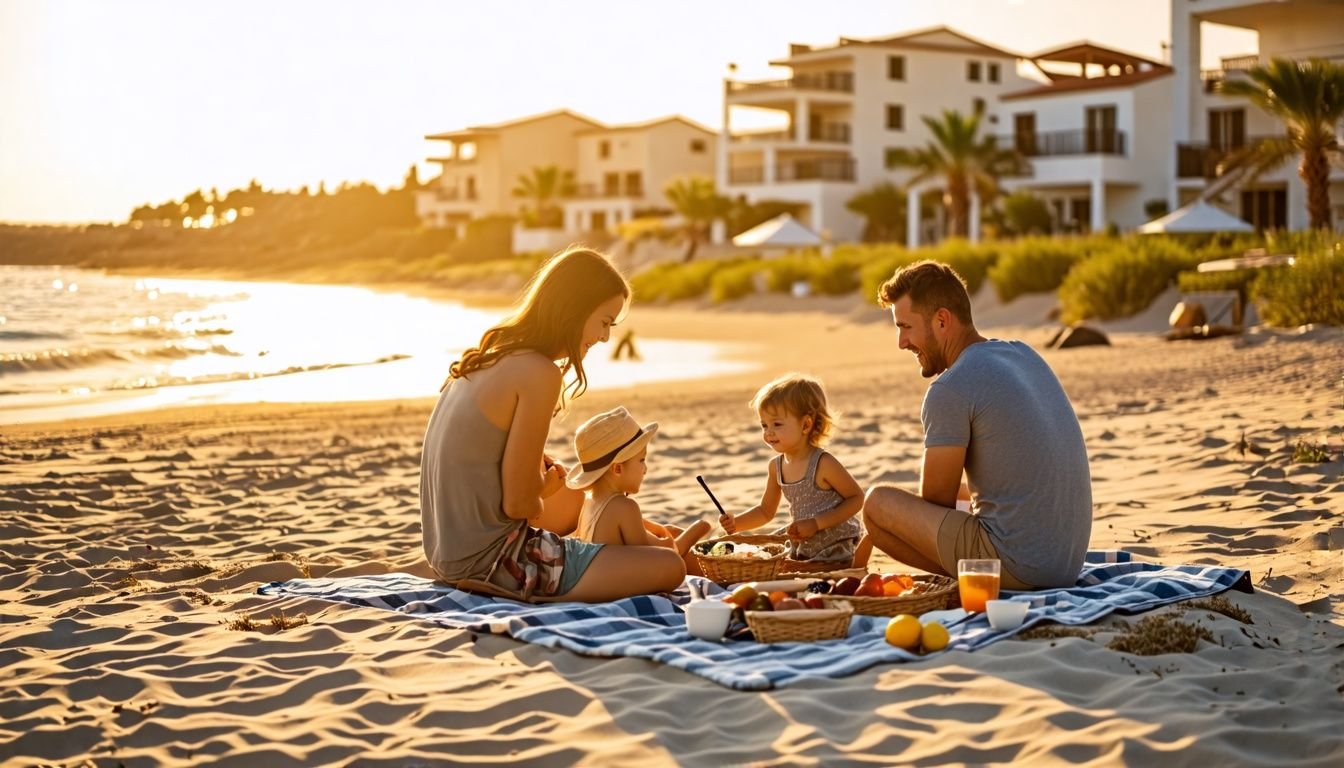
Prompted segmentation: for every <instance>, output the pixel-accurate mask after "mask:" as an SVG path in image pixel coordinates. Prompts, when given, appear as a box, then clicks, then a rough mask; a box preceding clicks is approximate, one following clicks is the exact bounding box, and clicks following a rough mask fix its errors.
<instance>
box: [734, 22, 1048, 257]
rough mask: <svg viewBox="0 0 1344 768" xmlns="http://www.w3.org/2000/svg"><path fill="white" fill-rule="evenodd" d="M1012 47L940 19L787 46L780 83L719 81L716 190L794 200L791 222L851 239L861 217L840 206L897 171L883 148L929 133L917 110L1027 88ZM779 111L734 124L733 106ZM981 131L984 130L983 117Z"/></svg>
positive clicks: (937, 109)
mask: <svg viewBox="0 0 1344 768" xmlns="http://www.w3.org/2000/svg"><path fill="white" fill-rule="evenodd" d="M1020 58H1022V57H1021V56H1020V55H1019V54H1016V53H1012V52H1009V51H1006V50H1003V49H1001V48H996V47H994V46H992V45H989V44H987V43H983V42H980V41H978V40H974V39H972V38H970V37H967V36H966V35H963V34H961V33H960V32H957V31H955V30H952V29H948V28H947V27H938V28H934V29H928V30H922V31H918V32H912V33H909V34H905V35H899V36H896V37H889V38H885V39H876V40H857V39H851V38H842V39H841V40H840V41H839V42H838V43H837V44H835V45H833V46H829V47H818V48H813V47H810V46H807V45H797V44H795V45H791V46H790V49H789V55H788V57H787V58H784V59H781V60H778V61H772V62H770V63H771V64H772V65H774V66H780V67H788V68H789V69H790V70H791V72H792V74H791V76H790V77H788V78H785V79H781V80H770V81H765V82H740V81H735V80H731V79H730V80H727V81H726V82H725V87H724V105H723V132H722V134H721V140H720V142H719V164H718V188H719V190H720V191H721V193H722V194H725V195H728V196H731V197H736V196H739V195H741V196H745V197H746V198H747V199H748V200H750V201H752V202H760V201H763V200H779V201H787V202H793V203H798V204H800V205H801V206H802V211H801V213H800V215H799V217H798V218H799V219H800V220H801V221H802V222H803V223H804V224H806V225H808V226H809V227H811V228H812V229H813V230H816V231H818V232H821V233H823V234H824V235H828V236H829V237H830V238H831V239H833V240H857V239H859V237H860V235H861V233H862V231H863V224H864V222H863V220H862V219H861V218H860V217H858V216H856V215H855V214H853V213H851V212H850V211H848V210H847V209H846V208H845V202H846V201H847V200H849V199H850V198H851V197H853V196H854V195H855V194H857V193H858V192H860V191H862V190H864V189H867V188H869V187H872V186H874V185H875V184H878V183H880V182H884V181H888V182H892V183H894V184H897V185H900V184H901V183H903V182H904V181H905V179H907V178H909V175H910V173H909V172H908V171H904V170H899V171H898V170H889V169H888V168H887V167H886V155H887V151H888V150H890V149H893V148H896V147H917V146H923V145H924V144H926V143H927V142H928V141H929V140H930V138H931V137H930V135H929V131H928V129H927V127H926V126H925V125H924V124H923V122H922V121H921V120H920V118H921V117H922V116H925V115H931V116H937V115H939V114H940V113H941V112H942V110H944V109H955V110H958V111H961V112H962V113H969V112H970V111H972V110H973V109H975V107H976V105H977V103H979V104H981V105H983V106H985V107H986V108H987V109H988V108H989V107H990V105H992V104H993V103H994V102H995V101H996V100H997V99H998V98H999V97H1000V96H1001V95H1003V94H1006V93H1012V92H1018V91H1023V90H1025V89H1027V88H1028V87H1031V86H1034V85H1037V84H1038V83H1037V82H1036V81H1034V80H1029V79H1027V78H1024V77H1022V76H1021V75H1019V74H1018V68H1017V62H1018V60H1019V59H1020ZM743 108H749V109H757V110H768V111H771V112H775V113H777V114H778V115H779V118H780V120H779V123H780V124H781V127H780V128H779V129H777V130H771V131H765V132H749V131H742V130H735V129H734V127H733V117H734V112H735V111H736V110H738V109H743ZM986 127H987V128H989V129H991V130H993V128H994V126H993V125H992V124H991V125H988V126H986Z"/></svg>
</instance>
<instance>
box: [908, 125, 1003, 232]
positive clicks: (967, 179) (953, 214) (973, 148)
mask: <svg viewBox="0 0 1344 768" xmlns="http://www.w3.org/2000/svg"><path fill="white" fill-rule="evenodd" d="M983 117H984V108H983V107H977V108H976V109H975V111H974V112H972V113H971V114H969V115H963V114H961V113H960V112H958V111H956V110H953V109H945V110H943V115H942V119H941V120H935V119H934V118H932V117H928V116H925V117H922V118H920V119H921V120H923V121H924V124H925V125H926V126H928V128H929V132H930V133H932V134H933V139H934V140H933V141H931V142H929V143H928V144H927V145H925V146H924V147H923V148H921V149H906V148H899V149H892V150H888V152H887V167H888V168H913V169H914V170H915V175H914V176H912V177H911V178H910V180H909V181H908V182H906V183H907V184H908V185H913V184H918V183H919V182H921V181H924V180H926V179H930V178H934V177H939V176H940V177H942V178H943V179H944V184H945V189H944V192H945V194H944V199H945V200H946V201H947V207H948V209H949V210H948V213H949V214H950V216H949V217H948V232H949V234H952V235H959V236H963V237H964V236H965V235H966V234H967V233H968V232H969V230H970V211H971V189H972V187H974V188H975V189H976V191H977V192H979V194H980V199H981V200H982V201H984V202H986V203H988V202H989V201H990V200H992V199H993V197H994V196H995V195H997V194H998V189H999V182H998V179H999V177H1000V176H1006V175H1008V174H1011V173H1018V172H1020V171H1022V170H1023V169H1024V168H1025V165H1026V162H1025V161H1024V160H1023V159H1022V156H1021V155H1019V154H1018V153H1017V152H1016V151H1015V150H1012V149H1003V148H1000V147H999V146H998V144H997V143H996V141H995V139H994V137H993V136H985V137H981V136H979V133H980V120H981V118H983Z"/></svg>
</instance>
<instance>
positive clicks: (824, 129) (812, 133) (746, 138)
mask: <svg viewBox="0 0 1344 768" xmlns="http://www.w3.org/2000/svg"><path fill="white" fill-rule="evenodd" d="M850 135H851V133H850V127H849V123H823V124H821V125H818V126H814V127H813V128H811V129H809V130H808V132H807V140H808V141H820V142H826V143H830V144H848V143H849V142H850ZM794 136H795V134H794V132H793V131H791V130H783V131H756V132H753V133H736V134H733V135H732V137H731V139H730V140H731V141H733V142H760V143H777V142H789V141H793V140H794Z"/></svg>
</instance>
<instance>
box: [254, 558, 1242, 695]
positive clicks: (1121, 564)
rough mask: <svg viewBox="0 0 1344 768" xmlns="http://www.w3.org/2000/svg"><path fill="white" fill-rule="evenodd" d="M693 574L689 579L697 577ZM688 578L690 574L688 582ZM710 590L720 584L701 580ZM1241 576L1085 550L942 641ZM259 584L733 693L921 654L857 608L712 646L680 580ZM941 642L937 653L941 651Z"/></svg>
mask: <svg viewBox="0 0 1344 768" xmlns="http://www.w3.org/2000/svg"><path fill="white" fill-rule="evenodd" d="M695 578H697V577H689V579H695ZM689 579H688V581H689ZM701 583H703V584H707V585H708V587H709V589H708V591H709V592H710V593H714V592H721V591H722V590H721V589H719V588H718V587H716V586H714V585H713V584H711V583H709V582H705V581H703V580H701ZM1249 583H1250V582H1249V578H1248V577H1247V573H1246V572H1245V571H1242V570H1237V569H1234V568H1218V567H1213V566H1196V565H1178V566H1163V565H1158V564H1156V563H1146V562H1140V561H1136V560H1134V559H1133V558H1132V557H1131V556H1130V554H1129V553H1128V552H1122V551H1096V552H1089V553H1088V555H1087V564H1086V565H1085V566H1084V567H1083V572H1082V575H1081V576H1080V578H1079V579H1078V584H1077V585H1076V586H1073V587H1070V588H1067V589H1052V590H1044V591H1039V592H1021V593H1005V594H1004V595H1002V596H1003V597H1008V598H1011V599H1013V600H1023V601H1027V602H1029V603H1030V604H1031V608H1030V610H1029V611H1028V613H1027V619H1026V621H1025V622H1023V624H1022V626H1021V627H1019V628H1018V629H1015V630H1012V631H1009V632H999V631H995V630H993V629H991V628H990V626H989V623H988V621H987V620H986V619H985V618H984V616H983V615H981V614H973V615H971V616H970V617H968V618H965V619H962V620H960V621H957V622H955V623H952V624H951V625H950V626H949V632H950V634H951V643H950V644H949V646H948V650H952V651H972V650H975V649H977V648H982V647H984V646H986V645H989V644H990V643H993V642H995V641H997V640H1002V639H1003V638H1005V637H1009V636H1011V635H1013V634H1015V633H1017V632H1020V631H1022V630H1023V629H1025V628H1027V627H1030V626H1032V625H1034V624H1039V623H1041V622H1044V621H1053V622H1058V623H1060V624H1087V623H1089V622H1092V621H1095V620H1097V619H1099V618H1101V617H1102V616H1105V615H1106V614H1108V613H1110V612H1112V611H1121V612H1123V613H1137V612H1139V611H1146V610H1149V609H1151V608H1155V607H1157V606H1159V605H1165V604H1167V603H1172V602H1176V601H1178V600H1188V599H1191V598H1197V597H1204V596H1207V595H1213V594H1217V593H1219V592H1222V591H1224V590H1226V589H1228V588H1231V587H1233V586H1237V587H1238V588H1241V589H1244V590H1245V591H1250V589H1249ZM258 592H259V593H260V594H263V595H271V596H276V597H280V596H303V597H316V598H321V599H324V600H333V601H339V602H344V603H351V604H354V605H362V606H368V607H372V608H382V609H386V610H392V611H398V612H401V613H406V614H412V615H415V616H417V617H419V618H423V619H426V620H429V621H434V622H437V623H439V624H443V625H445V626H448V627H454V628H458V629H468V630H472V631H475V632H489V633H493V634H497V635H507V636H509V637H512V638H514V639H516V640H521V641H523V642H527V643H536V644H538V645H543V646H547V647H550V648H565V649H568V650H571V651H574V652H576V653H580V654H583V655H585V656H603V657H606V656H632V657H636V658H642V659H650V660H652V661H657V662H661V663H663V664H668V665H670V666H673V667H676V668H678V669H683V670H686V671H687V672H692V673H694V674H697V675H700V676H701V677H705V678H708V679H710V680H713V681H714V682H716V683H719V684H720V685H724V686H727V687H729V688H735V689H738V690H747V691H754V690H765V689H769V688H779V687H783V686H787V685H792V684H793V683H796V682H798V681H800V680H809V679H816V678H831V677H843V676H845V675H852V674H854V673H856V672H859V671H861V670H864V669H867V668H868V667H871V666H873V665H874V664H879V663H883V662H901V661H914V660H917V659H921V658H929V657H930V656H933V655H937V654H928V655H924V656H919V655H917V654H913V653H910V652H909V651H903V650H900V649H899V648H895V647H893V646H891V645H888V644H887V642H886V640H885V638H884V630H885V628H886V624H887V619H885V618H881V617H872V616H855V617H854V619H853V620H852V621H851V623H850V628H849V636H848V637H846V638H844V639H841V640H832V641H827V642H824V643H778V644H769V645H765V644H761V643H755V642H741V641H734V640H728V641H725V642H722V643H712V642H707V641H704V640H697V639H696V638H694V637H691V635H690V634H688V633H687V632H686V620H685V616H684V614H683V613H682V611H681V608H680V606H682V605H685V604H686V603H687V602H689V601H690V593H689V591H688V587H687V585H686V584H683V585H682V586H681V588H680V589H678V590H677V591H676V592H674V593H672V594H671V595H670V596H657V595H654V596H641V597H632V598H627V599H624V600H617V601H614V602H610V603H598V604H591V605H590V604H585V603H549V604H545V605H529V604H525V603H518V602H514V601H512V600H502V599H498V598H490V597H481V596H479V595H473V594H469V593H466V592H461V591H459V590H456V589H452V588H451V587H447V586H444V585H442V584H435V583H434V582H432V581H429V580H427V579H422V578H418V577H415V576H409V575H407V574H401V573H390V574H386V575H381V576H352V577H347V578H340V579H294V580H291V581H286V582H272V583H270V584H267V585H265V586H263V587H261V588H260V589H259V590H258ZM946 652H947V651H942V653H946Z"/></svg>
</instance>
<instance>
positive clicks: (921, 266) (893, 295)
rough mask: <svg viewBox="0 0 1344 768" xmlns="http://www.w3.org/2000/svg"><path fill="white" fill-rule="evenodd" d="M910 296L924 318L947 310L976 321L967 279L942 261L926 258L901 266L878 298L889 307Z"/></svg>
mask: <svg viewBox="0 0 1344 768" xmlns="http://www.w3.org/2000/svg"><path fill="white" fill-rule="evenodd" d="M906 295H908V296H909V297H910V306H911V308H912V309H914V310H915V311H916V312H918V313H919V314H920V315H923V316H924V317H930V316H932V315H933V313H934V312H937V311H938V310H939V309H946V310H947V311H949V312H951V313H952V315H953V316H954V317H956V318H957V319H958V320H960V321H961V322H963V323H965V324H966V325H971V324H972V320H971V296H970V294H968V293H967V292H966V281H965V280H963V279H962V278H961V275H958V274H957V271H956V270H955V269H953V268H952V267H950V266H948V265H946V264H943V263H942V262H938V261H932V260H929V259H925V260H924V261H917V262H915V263H914V264H911V265H909V266H906V267H901V268H900V269H898V270H896V274H894V275H892V276H891V279H890V280H888V281H887V282H885V283H883V284H882V287H881V288H879V289H878V291H877V300H878V302H879V303H880V304H881V305H882V308H883V309H886V308H888V307H890V306H891V305H893V304H895V303H896V302H897V301H899V300H900V299H901V297H902V296H906Z"/></svg>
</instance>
